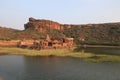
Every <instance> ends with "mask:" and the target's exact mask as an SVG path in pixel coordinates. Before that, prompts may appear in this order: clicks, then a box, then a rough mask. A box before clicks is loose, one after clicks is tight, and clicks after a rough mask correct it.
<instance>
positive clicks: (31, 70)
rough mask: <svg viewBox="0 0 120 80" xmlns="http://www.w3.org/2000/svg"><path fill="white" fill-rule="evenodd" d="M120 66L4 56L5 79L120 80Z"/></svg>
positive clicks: (1, 71)
mask: <svg viewBox="0 0 120 80" xmlns="http://www.w3.org/2000/svg"><path fill="white" fill-rule="evenodd" d="M119 67H120V63H89V62H84V61H82V60H81V59H79V58H67V57H65V58H59V57H23V56H0V76H2V77H3V78H4V79H5V80H120V76H119V74H120V69H119Z"/></svg>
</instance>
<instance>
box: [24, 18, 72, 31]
mask: <svg viewBox="0 0 120 80" xmlns="http://www.w3.org/2000/svg"><path fill="white" fill-rule="evenodd" d="M24 27H25V30H26V29H29V28H32V29H36V30H38V31H39V32H41V33H44V32H46V31H50V30H60V31H62V30H64V29H66V28H71V27H72V26H71V25H63V24H60V23H58V22H54V21H51V20H44V19H34V18H32V17H31V18H29V22H28V23H26V24H24Z"/></svg>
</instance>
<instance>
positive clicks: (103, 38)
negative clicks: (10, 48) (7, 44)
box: [0, 23, 120, 46]
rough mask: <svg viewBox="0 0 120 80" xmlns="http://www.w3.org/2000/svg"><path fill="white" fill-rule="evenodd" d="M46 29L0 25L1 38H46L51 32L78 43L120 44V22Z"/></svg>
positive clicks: (54, 36) (54, 35)
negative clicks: (19, 28)
mask: <svg viewBox="0 0 120 80" xmlns="http://www.w3.org/2000/svg"><path fill="white" fill-rule="evenodd" d="M46 30H47V31H46V32H44V33H40V32H39V30H35V29H34V28H28V29H26V30H15V29H11V28H3V27H0V40H13V39H44V38H45V36H46V34H49V36H50V37H52V38H55V39H56V38H60V37H72V38H74V39H75V42H76V44H92V45H96V44H98V45H112V46H114V45H115V46H119V45H120V23H107V24H89V25H73V26H72V28H67V29H64V30H49V29H46ZM81 37H83V38H84V41H80V38H81Z"/></svg>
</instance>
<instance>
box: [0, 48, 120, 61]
mask: <svg viewBox="0 0 120 80" xmlns="http://www.w3.org/2000/svg"><path fill="white" fill-rule="evenodd" d="M0 54H1V55H3V54H12V55H25V56H51V57H52V56H58V57H77V58H81V59H83V60H86V61H90V62H120V56H119V55H107V54H94V53H82V52H73V51H72V50H68V49H56V50H55V49H49V50H40V51H38V50H28V49H20V48H0Z"/></svg>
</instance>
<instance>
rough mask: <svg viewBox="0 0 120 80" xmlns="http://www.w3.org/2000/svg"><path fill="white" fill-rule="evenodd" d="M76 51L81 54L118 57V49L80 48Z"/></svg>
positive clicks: (119, 52)
mask: <svg viewBox="0 0 120 80" xmlns="http://www.w3.org/2000/svg"><path fill="white" fill-rule="evenodd" d="M77 51H80V52H82V53H84V52H87V53H96V54H113V55H114V54H115V55H116V54H117V55H120V48H114V47H80V48H78V49H77Z"/></svg>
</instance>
